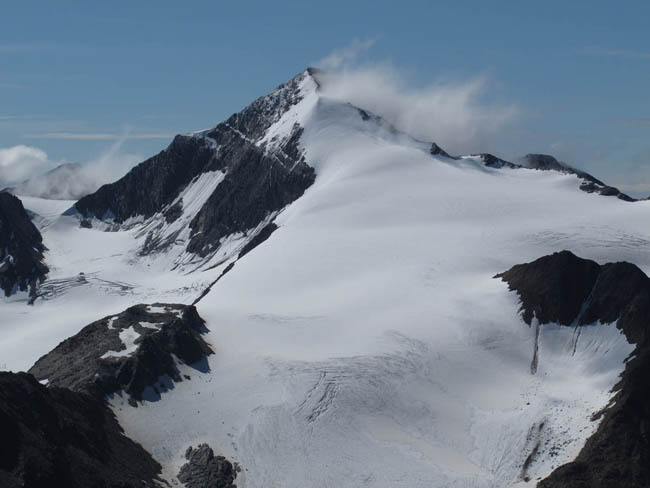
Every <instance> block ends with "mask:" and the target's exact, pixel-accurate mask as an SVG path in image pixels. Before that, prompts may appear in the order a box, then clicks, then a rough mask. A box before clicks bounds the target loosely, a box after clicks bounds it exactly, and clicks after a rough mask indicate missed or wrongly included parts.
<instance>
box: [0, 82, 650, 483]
mask: <svg viewBox="0 0 650 488" xmlns="http://www.w3.org/2000/svg"><path fill="white" fill-rule="evenodd" d="M302 90H303V91H304V98H303V99H302V101H301V102H300V103H298V104H297V105H296V106H295V107H293V108H292V109H291V110H290V111H289V112H287V113H286V114H285V115H284V117H283V118H282V119H280V120H279V121H278V122H276V123H275V124H274V125H273V126H272V127H271V128H270V129H269V130H268V132H267V137H266V138H265V139H264V143H265V144H273V141H274V140H277V139H278V138H281V137H282V135H283V134H284V133H285V132H288V131H290V130H291V129H292V127H293V126H294V124H295V123H298V124H300V125H301V126H302V127H304V133H303V134H302V137H301V147H302V148H303V149H304V151H305V157H306V160H307V162H308V163H309V164H310V165H311V166H313V167H314V168H315V170H316V173H317V178H316V182H315V183H314V185H313V186H311V187H310V188H309V189H308V190H307V191H306V193H305V194H304V196H303V197H301V198H299V199H298V200H297V201H295V202H294V203H293V204H291V205H290V206H288V207H287V208H285V209H284V210H283V211H282V212H280V213H279V214H278V215H277V217H275V223H276V224H277V225H278V226H279V229H278V230H277V231H275V232H274V233H273V235H272V236H271V237H270V238H269V239H268V240H267V241H266V242H264V243H263V244H262V245H260V246H258V247H257V248H255V249H254V250H253V251H252V252H250V253H248V254H246V256H245V257H243V258H242V259H241V260H239V261H238V262H237V265H236V266H235V267H234V268H233V270H232V271H230V272H229V273H228V274H226V275H224V276H223V278H222V279H220V280H219V281H218V282H217V283H216V284H214V286H213V288H212V289H211V291H210V293H208V294H207V295H206V296H205V297H204V298H203V299H202V300H201V301H199V302H198V304H197V309H198V311H199V314H200V315H201V316H202V317H203V318H204V319H205V320H206V325H207V327H208V328H209V329H210V332H209V333H208V335H207V336H206V340H207V342H208V343H209V344H210V345H211V347H212V348H213V349H214V351H215V354H214V355H212V356H210V357H209V358H208V362H209V367H210V369H209V371H208V372H205V373H202V372H200V371H197V370H196V369H193V368H191V367H187V366H182V367H181V368H182V370H183V371H182V372H183V373H185V374H188V375H189V376H191V380H189V381H183V382H181V383H177V384H175V385H174V387H173V389H171V390H170V391H167V392H166V393H163V395H162V397H161V399H160V400H159V401H153V402H144V403H142V404H140V405H139V406H138V407H137V408H133V407H131V406H130V405H129V404H128V403H127V402H126V399H122V398H121V397H120V396H119V395H116V396H114V397H113V398H112V399H111V406H112V408H113V409H114V411H115V412H116V414H117V416H118V418H119V420H120V422H121V424H122V425H123V426H124V428H125V430H126V433H127V434H128V435H129V436H131V437H132V438H133V439H135V440H136V441H138V442H140V443H141V444H142V445H143V446H144V447H145V449H147V450H149V451H150V452H151V453H152V454H153V456H154V457H155V458H156V459H157V460H158V461H159V462H160V463H161V464H162V465H163V466H164V474H165V475H166V476H167V477H168V478H169V479H171V478H173V476H175V474H176V473H177V470H178V467H179V466H180V465H181V464H183V462H184V459H183V454H184V452H185V450H186V449H187V447H188V446H190V445H192V446H196V445H197V444H199V443H200V442H208V443H209V444H210V445H211V446H212V447H213V448H214V449H215V452H219V453H222V454H224V455H225V456H227V457H228V458H229V459H232V460H233V461H236V462H239V463H240V464H241V466H242V473H240V475H239V476H238V478H237V485H238V486H240V487H246V488H253V487H260V488H261V487H264V488H269V487H283V488H288V487H291V488H293V487H295V488H299V487H300V488H304V487H359V486H368V487H395V486H404V487H420V486H421V487H459V488H460V487H481V488H482V487H494V488H497V487H499V488H501V487H506V486H534V484H535V483H536V481H537V480H538V479H539V478H541V477H545V476H547V475H548V474H549V473H550V472H551V471H552V469H553V468H554V467H557V466H558V465H560V464H563V463H565V462H567V461H570V460H572V459H573V458H574V457H575V456H576V455H577V453H578V452H579V450H580V449H581V447H582V445H583V444H584V441H585V439H586V438H587V437H589V435H590V434H592V433H593V432H594V431H595V429H596V428H597V426H598V425H597V422H595V421H592V420H591V416H592V414H594V413H595V412H597V411H598V410H600V409H602V408H603V407H604V406H606V405H607V403H608V401H609V399H610V398H611V392H610V389H611V388H612V386H613V385H614V384H615V383H616V381H617V377H618V375H619V374H620V373H621V371H622V370H623V367H624V360H625V359H626V357H627V356H628V355H629V354H630V353H631V352H632V350H633V349H634V346H633V345H631V344H628V343H627V341H626V339H625V337H624V336H623V335H622V334H621V333H620V332H619V331H618V330H617V329H616V328H615V327H614V325H613V324H593V325H591V326H588V327H585V328H584V329H583V330H582V331H581V334H580V337H579V340H578V341H577V344H576V343H575V335H574V332H575V331H574V330H573V329H571V328H569V327H561V326H556V325H553V324H551V325H544V326H542V327H541V332H540V342H539V364H538V368H537V371H536V372H535V373H534V374H532V373H531V362H532V358H533V351H534V342H535V327H529V326H528V325H526V324H525V323H524V322H523V320H522V319H521V317H520V316H519V314H518V309H519V303H518V298H517V296H516V294H515V293H511V292H509V291H508V289H507V285H506V284H505V283H503V282H502V281H500V280H497V279H493V276H494V275H495V274H496V273H499V272H502V271H504V270H506V269H508V268H510V267H511V266H512V265H514V264H518V263H523V262H528V261H531V260H534V259H536V258H538V257H540V256H542V255H546V254H549V253H552V252H554V251H559V250H562V249H568V250H571V251H572V252H574V253H576V254H577V255H579V256H581V257H584V258H590V259H594V260H596V261H598V262H600V263H603V262H610V261H622V260H626V261H630V262H632V263H634V264H636V265H637V266H639V267H640V268H641V269H642V270H643V271H644V272H646V273H650V246H649V245H648V244H649V243H650V227H648V225H647V221H648V215H650V202H648V201H644V202H635V203H628V202H624V201H621V200H618V199H616V198H609V197H603V196H600V195H595V194H587V193H585V192H582V191H579V189H578V188H579V185H580V181H579V179H578V178H577V177H576V176H573V175H564V174H560V173H557V172H553V171H548V172H544V171H535V170H527V169H507V168H504V169H492V168H487V167H485V166H484V165H483V163H482V162H481V161H480V160H479V159H477V158H471V157H467V158H463V159H461V160H453V159H449V158H444V157H438V156H435V157H434V156H431V155H430V154H429V147H430V144H428V143H423V142H419V141H416V140H414V139H412V138H410V137H408V136H407V135H405V134H401V133H398V132H397V131H395V130H394V129H392V128H391V127H390V126H388V125H387V124H385V123H384V122H382V121H381V119H378V118H376V117H373V116H371V117H364V116H362V114H361V113H360V111H359V110H358V109H356V108H355V107H353V106H351V105H349V104H345V103H342V102H339V101H337V100H333V99H328V98H325V97H323V96H321V95H319V94H318V92H317V91H316V86H315V83H313V81H310V79H309V78H307V81H305V82H304V84H303V85H302ZM222 178H223V174H222V173H215V174H209V175H207V174H206V176H204V177H203V178H199V179H197V180H196V181H194V182H193V183H192V184H191V185H190V186H188V188H187V189H186V190H185V192H184V194H183V209H184V211H185V212H187V214H186V215H185V216H184V217H182V218H181V219H180V220H179V221H177V222H175V223H174V225H178V228H176V227H174V228H163V229H162V230H161V232H162V233H163V234H162V235H164V236H172V235H173V236H175V237H174V238H177V239H181V240H182V239H187V235H186V234H184V232H185V229H183V228H181V223H182V222H187V221H189V220H188V219H191V217H192V215H195V214H196V212H197V211H198V209H199V208H200V206H201V205H200V204H199V203H197V202H198V200H200V199H204V200H203V201H205V200H206V199H207V198H208V196H209V193H210V192H211V191H212V190H213V189H214V187H216V185H218V184H219V182H220V181H221V179H222ZM23 201H24V204H25V207H26V208H28V209H30V210H32V211H34V212H36V213H37V214H39V215H40V218H37V221H36V222H37V224H38V225H39V226H40V228H41V229H42V232H43V237H44V243H45V245H46V246H47V247H48V249H49V251H48V252H47V254H46V262H47V264H48V265H49V266H50V268H51V272H50V275H49V278H48V281H47V282H46V283H45V284H44V286H43V289H44V290H46V291H47V290H50V291H49V295H46V296H45V297H44V298H40V299H38V300H37V301H36V303H35V305H34V306H32V307H28V306H27V305H25V301H26V298H25V299H19V298H16V297H13V298H12V299H3V300H4V301H3V302H2V303H0V334H2V341H1V342H0V363H6V364H7V367H8V368H9V369H13V370H24V369H27V368H29V367H30V366H31V365H32V364H33V363H34V361H35V360H36V359H38V357H39V356H41V355H43V354H45V353H47V352H48V351H49V350H51V349H52V348H53V347H54V346H56V344H57V343H58V342H59V341H61V340H63V339H65V338H66V337H68V336H70V335H72V334H74V333H76V332H77V331H78V330H80V329H81V328H82V327H83V326H84V325H86V324H88V323H90V322H92V321H93V320H97V319H99V318H101V317H104V316H108V315H111V314H115V313H118V312H120V311H122V310H123V309H125V308H126V307H127V306H129V305H132V304H135V303H143V302H144V303H154V302H173V303H192V301H193V300H194V299H196V298H197V297H198V296H199V295H200V293H201V291H202V290H203V289H204V288H205V287H206V286H207V285H208V284H210V283H212V282H213V281H214V280H215V279H216V278H217V276H219V275H220V274H221V272H222V271H223V269H224V268H225V267H226V266H227V264H228V263H229V262H231V261H229V259H231V258H232V256H234V255H235V254H236V253H235V251H234V250H235V249H239V248H240V247H241V242H242V241H241V236H232V239H231V242H230V243H228V242H224V243H223V244H224V246H225V247H224V249H227V252H226V251H224V253H225V254H224V256H225V258H224V257H220V258H218V259H217V258H214V259H215V260H214V261H211V262H210V263H191V262H190V259H189V257H188V256H185V255H180V254H179V253H180V250H179V249H181V247H182V246H179V247H177V248H172V250H170V251H166V252H164V253H162V254H153V255H148V256H140V255H139V254H138V251H139V249H140V248H141V246H142V243H143V239H144V238H145V234H146V232H143V228H144V226H147V225H148V226H151V225H153V224H152V222H153V221H149V222H145V223H142V224H139V225H133V226H131V228H130V229H127V230H122V231H119V232H103V231H102V230H101V229H99V228H92V229H86V228H80V227H79V222H78V220H77V219H76V217H74V216H63V215H60V214H61V213H62V212H63V211H64V210H66V209H67V208H68V207H69V206H70V205H71V203H72V202H67V206H66V205H64V204H62V203H60V202H59V203H57V205H60V206H59V207H53V206H52V205H54V203H53V202H49V201H43V200H39V199H34V198H25V199H24V200H23ZM193 202H194V203H193ZM63 207H65V208H63ZM163 220H164V219H162V220H159V222H160V223H162V221H163ZM238 246H239V247H238ZM174 249H175V250H174ZM215 265H216V266H215ZM174 267H176V268H175V269H173V270H172V268H174ZM79 273H83V275H80V274H79ZM132 340H133V338H132V337H126V336H125V337H124V338H123V341H124V343H125V345H127V349H126V350H125V351H123V353H127V351H128V350H129V349H128V344H129V343H130V342H129V341H132ZM574 345H575V350H574ZM120 354H121V353H120ZM533 451H535V452H536V454H535V455H533V456H531V457H530V459H529V460H528V461H527V458H529V455H531V453H533Z"/></svg>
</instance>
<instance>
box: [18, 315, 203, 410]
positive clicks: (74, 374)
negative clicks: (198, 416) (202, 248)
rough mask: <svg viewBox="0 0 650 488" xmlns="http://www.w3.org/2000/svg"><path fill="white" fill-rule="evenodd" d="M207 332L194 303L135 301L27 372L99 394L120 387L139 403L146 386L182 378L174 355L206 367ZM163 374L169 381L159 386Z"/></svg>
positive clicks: (42, 378) (59, 346) (58, 347)
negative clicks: (205, 335)
mask: <svg viewBox="0 0 650 488" xmlns="http://www.w3.org/2000/svg"><path fill="white" fill-rule="evenodd" d="M206 331H207V329H206V328H205V325H204V322H203V319H201V317H200V316H199V314H198V313H197V311H196V308H194V307H193V306H191V305H173V304H160V303H157V304H154V305H135V306H133V307H130V308H128V309H127V310H125V311H124V312H122V313H120V314H117V315H112V316H108V317H104V318H103V319H101V320H98V321H96V322H93V323H92V324H90V325H88V326H86V327H84V328H83V329H82V330H81V331H80V332H79V333H78V334H75V335H74V336H72V337H70V338H68V339H66V340H65V341H63V342H62V343H61V344H59V345H58V346H57V347H56V348H55V349H53V350H52V351H51V352H49V353H48V354H46V355H45V356H43V357H41V358H40V359H39V360H38V361H37V362H36V364H34V366H32V368H31V369H30V370H29V372H30V373H31V374H33V375H34V376H35V377H36V378H37V379H39V380H48V384H49V385H52V386H58V387H66V388H70V389H71V390H73V391H78V392H86V393H89V394H91V395H93V396H95V397H98V398H103V397H104V395H108V394H111V393H114V392H117V391H121V390H122V391H125V392H126V393H127V394H128V395H130V397H131V403H135V402H134V400H141V399H142V398H143V392H145V389H146V388H147V387H150V386H151V387H152V388H165V387H169V386H170V382H171V381H182V377H181V374H180V373H179V370H178V367H177V364H176V362H175V361H174V357H173V356H175V357H176V358H178V359H179V360H180V361H182V362H183V363H185V364H188V365H194V367H196V368H197V369H200V370H205V369H207V361H205V358H206V356H207V355H209V354H211V353H212V350H211V349H210V347H209V346H208V345H207V344H206V342H205V341H204V340H203V338H202V336H201V335H202V334H203V333H204V332H206ZM161 377H162V378H163V379H166V381H163V382H162V383H161V384H160V386H156V385H157V384H158V383H159V381H160V379H161ZM154 391H155V390H154ZM156 393H160V392H159V391H158V392H156Z"/></svg>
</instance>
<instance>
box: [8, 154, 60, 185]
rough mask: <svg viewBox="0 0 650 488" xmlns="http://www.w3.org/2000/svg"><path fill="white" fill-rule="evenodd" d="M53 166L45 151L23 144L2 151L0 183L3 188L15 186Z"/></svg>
mask: <svg viewBox="0 0 650 488" xmlns="http://www.w3.org/2000/svg"><path fill="white" fill-rule="evenodd" d="M51 165H52V163H51V162H50V161H49V160H48V158H47V154H46V153H45V151H42V150H41V149H38V148H36V147H30V146H24V145H22V144H21V145H18V146H13V147H9V148H5V149H0V182H3V183H4V185H3V186H6V185H12V184H15V183H18V182H21V181H23V180H24V179H26V178H28V177H30V176H31V175H32V174H34V173H35V172H40V171H45V170H47V169H48V168H49V167H51Z"/></svg>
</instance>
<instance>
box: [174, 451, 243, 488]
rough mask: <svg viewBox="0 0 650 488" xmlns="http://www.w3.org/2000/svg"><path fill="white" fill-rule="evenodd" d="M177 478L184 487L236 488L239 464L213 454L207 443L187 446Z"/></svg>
mask: <svg viewBox="0 0 650 488" xmlns="http://www.w3.org/2000/svg"><path fill="white" fill-rule="evenodd" d="M185 459H187V463H185V464H184V465H183V466H182V467H181V469H180V471H179V473H178V479H179V481H181V482H182V483H183V484H184V485H185V486H186V488H237V487H236V485H235V484H234V481H235V478H236V477H237V472H238V471H239V466H237V464H234V465H233V464H232V463H231V462H230V461H228V460H227V459H226V458H225V457H224V456H215V455H214V452H213V451H212V449H211V448H210V446H208V445H207V444H201V445H199V446H198V447H197V448H191V447H190V448H188V449H187V452H185Z"/></svg>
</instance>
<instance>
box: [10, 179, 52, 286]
mask: <svg viewBox="0 0 650 488" xmlns="http://www.w3.org/2000/svg"><path fill="white" fill-rule="evenodd" d="M44 251H45V246H44V245H43V238H42V236H41V233H40V232H39V231H38V229H37V228H36V226H35V225H34V224H33V223H32V221H31V220H30V218H29V215H28V214H27V212H26V211H25V208H24V207H23V204H22V202H21V201H20V199H18V198H17V197H15V196H13V195H12V194H10V193H8V192H4V191H3V192H0V289H2V291H3V292H4V294H5V295H6V296H8V295H11V294H12V293H13V292H15V291H17V290H21V291H28V290H29V292H30V294H31V295H32V296H34V295H35V293H36V287H37V285H38V283H39V282H41V281H43V279H45V275H46V274H47V272H48V271H49V269H48V267H47V266H46V265H45V263H44V262H43V252H44Z"/></svg>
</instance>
